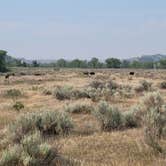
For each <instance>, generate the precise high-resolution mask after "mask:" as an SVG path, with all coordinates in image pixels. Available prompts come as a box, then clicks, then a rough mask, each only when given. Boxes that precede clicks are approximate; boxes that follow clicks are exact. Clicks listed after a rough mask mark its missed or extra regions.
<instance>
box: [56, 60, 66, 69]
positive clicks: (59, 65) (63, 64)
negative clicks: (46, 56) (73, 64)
mask: <svg viewBox="0 0 166 166" xmlns="http://www.w3.org/2000/svg"><path fill="white" fill-rule="evenodd" d="M56 66H57V67H67V61H66V60H65V59H59V60H57V62H56Z"/></svg>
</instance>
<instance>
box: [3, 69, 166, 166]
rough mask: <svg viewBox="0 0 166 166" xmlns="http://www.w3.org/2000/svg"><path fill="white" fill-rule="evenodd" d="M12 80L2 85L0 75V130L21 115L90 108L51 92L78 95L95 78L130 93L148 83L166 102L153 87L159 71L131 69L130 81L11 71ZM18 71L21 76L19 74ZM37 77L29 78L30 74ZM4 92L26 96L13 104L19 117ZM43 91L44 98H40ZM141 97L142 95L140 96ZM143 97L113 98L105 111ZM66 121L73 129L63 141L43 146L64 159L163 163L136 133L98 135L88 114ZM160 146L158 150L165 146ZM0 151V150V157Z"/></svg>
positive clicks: (123, 73)
mask: <svg viewBox="0 0 166 166" xmlns="http://www.w3.org/2000/svg"><path fill="white" fill-rule="evenodd" d="M14 70H15V72H16V73H17V74H16V76H14V77H11V78H10V80H9V82H6V81H5V78H4V76H0V129H1V131H2V130H4V129H5V127H6V126H7V125H8V124H10V123H12V122H13V121H15V119H16V118H17V117H18V116H19V115H20V114H22V113H28V112H37V111H40V110H44V109H46V110H57V111H60V110H61V109H64V106H66V105H73V104H79V103H85V104H89V105H91V106H93V107H96V106H97V104H98V102H93V101H92V100H91V99H88V98H82V99H77V100H75V99H71V100H62V101H60V100H58V99H56V98H55V97H54V96H53V95H51V93H52V92H53V91H54V90H55V89H56V88H57V87H58V86H62V87H63V86H72V87H74V88H75V89H78V90H84V89H86V87H88V86H89V85H90V83H91V82H92V81H93V80H95V79H97V80H99V81H105V82H106V81H108V80H110V78H111V79H112V80H113V81H115V82H117V83H118V84H119V85H129V86H131V87H132V88H134V87H136V86H138V85H139V84H140V81H142V80H145V79H146V81H148V82H152V83H153V87H154V91H156V90H157V91H159V92H160V93H161V94H162V95H163V98H164V102H165V101H166V90H165V89H162V88H160V87H159V86H158V85H159V84H160V83H161V82H163V81H164V79H165V75H166V71H164V70H160V71H158V72H157V73H156V72H154V71H152V70H135V71H134V72H135V73H136V75H135V76H133V77H132V79H130V80H129V78H128V73H129V70H127V69H124V70H104V69H101V70H96V73H97V74H96V76H92V77H85V76H83V75H82V74H81V70H68V69H66V70H60V71H54V70H53V69H49V68H48V69H44V68H43V69H42V68H41V69H29V70H26V69H22V70H18V69H17V68H16V69H14ZM19 71H23V72H24V73H26V75H22V76H21V75H20V74H19ZM38 72H39V73H42V75H39V76H35V75H34V74H35V73H38ZM10 89H19V90H21V91H23V92H24V93H25V94H26V97H19V101H20V102H22V103H23V104H24V106H25V107H24V109H23V110H22V111H20V112H17V111H15V110H14V109H13V108H12V106H13V100H12V99H11V98H7V97H4V96H3V93H4V92H5V91H7V90H10ZM44 90H49V92H50V95H46V94H45V93H43V91H44ZM144 93H147V92H144ZM142 95H143V93H135V94H134V95H133V96H132V97H131V98H128V97H125V96H124V97H121V98H119V97H118V95H117V97H113V98H111V99H110V100H108V101H107V102H108V103H109V104H110V105H111V106H115V107H121V108H123V109H121V110H123V111H128V110H129V108H130V107H131V106H133V105H135V104H137V103H138V102H139V99H140V97H142ZM69 116H71V118H72V119H73V122H74V124H75V128H74V129H73V131H72V132H71V134H70V135H69V136H65V137H64V136H63V137H59V138H56V139H55V138H54V137H53V138H47V139H46V141H47V142H49V143H51V144H52V145H53V146H54V145H57V143H58V145H59V146H60V147H61V148H60V153H61V154H62V156H64V157H66V158H71V159H74V160H76V161H80V163H81V165H83V166H93V165H94V166H96V165H103V166H106V165H113V166H119V165H120V166H121V165H122V166H130V165H131V166H133V165H135V166H151V165H154V166H156V165H159V166H165V165H166V164H165V163H166V158H165V156H163V155H161V154H156V153H155V152H153V150H152V149H151V148H150V147H148V146H147V145H146V144H145V143H144V140H143V138H142V137H143V130H142V128H137V129H130V130H123V131H114V132H108V133H107V132H101V131H100V125H99V124H98V122H97V120H96V118H95V117H94V116H93V115H92V114H82V113H81V114H73V113H70V114H69ZM165 145H166V143H165V141H164V142H162V146H165ZM1 152H2V151H0V153H1Z"/></svg>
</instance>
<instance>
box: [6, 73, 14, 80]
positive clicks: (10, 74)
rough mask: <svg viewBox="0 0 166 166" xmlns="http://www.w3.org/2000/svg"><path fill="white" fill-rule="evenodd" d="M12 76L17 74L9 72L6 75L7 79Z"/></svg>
mask: <svg viewBox="0 0 166 166" xmlns="http://www.w3.org/2000/svg"><path fill="white" fill-rule="evenodd" d="M10 76H15V74H14V73H8V74H6V75H5V79H9V78H10Z"/></svg>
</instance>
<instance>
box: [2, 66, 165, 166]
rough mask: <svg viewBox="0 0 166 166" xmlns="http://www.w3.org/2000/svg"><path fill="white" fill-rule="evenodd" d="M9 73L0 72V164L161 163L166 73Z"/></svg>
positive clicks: (46, 70) (44, 70) (116, 165)
mask: <svg viewBox="0 0 166 166" xmlns="http://www.w3.org/2000/svg"><path fill="white" fill-rule="evenodd" d="M12 70H13V72H14V73H15V76H12V77H10V78H9V79H8V80H7V81H6V79H5V77H4V75H1V76H0V112H1V114H0V130H1V132H0V138H1V140H0V165H2V166H17V165H18V166H38V165H41V166H42V165H43V166H47V165H48V166H54V165H57V166H59V165H64V166H65V165H66V166H68V165H69V166H70V165H83V166H84V165H85V166H91V165H92V166H93V165H103V166H104V165H113V166H119V165H122V166H128V165H129V166H130V165H131V166H133V165H136V166H148V165H149V166H151V165H161V166H165V164H166V90H165V79H166V71H164V70H159V71H158V72H157V73H156V72H154V71H153V70H134V72H135V75H134V76H130V77H129V72H130V71H131V70H127V69H126V70H118V69H116V70H115V69H112V70H107V69H103V70H94V72H95V75H93V76H87V75H84V74H83V72H84V70H78V69H77V70H76V69H73V70H70V69H61V70H54V69H53V68H29V69H28V70H27V69H26V68H22V70H21V73H20V70H18V69H17V68H15V69H12ZM22 73H24V74H22ZM36 73H37V74H36Z"/></svg>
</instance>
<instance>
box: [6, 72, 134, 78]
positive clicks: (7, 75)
mask: <svg viewBox="0 0 166 166" xmlns="http://www.w3.org/2000/svg"><path fill="white" fill-rule="evenodd" d="M83 74H84V75H86V76H92V75H95V74H96V73H95V72H94V71H84V72H83ZM134 74H135V73H134V72H129V75H134ZM21 75H23V74H21ZM34 75H35V76H39V75H41V74H38V73H35V74H34ZM11 76H15V73H7V74H6V75H5V79H9V78H10V77H11Z"/></svg>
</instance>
